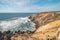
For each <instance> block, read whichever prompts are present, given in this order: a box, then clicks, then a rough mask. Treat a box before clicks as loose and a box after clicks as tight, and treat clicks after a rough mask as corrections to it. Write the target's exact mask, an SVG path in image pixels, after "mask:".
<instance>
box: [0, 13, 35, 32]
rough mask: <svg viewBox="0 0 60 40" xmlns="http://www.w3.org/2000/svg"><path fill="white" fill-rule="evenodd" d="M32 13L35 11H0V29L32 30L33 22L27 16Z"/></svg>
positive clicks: (33, 27) (33, 28)
mask: <svg viewBox="0 0 60 40" xmlns="http://www.w3.org/2000/svg"><path fill="white" fill-rule="evenodd" d="M33 14H35V13H0V31H2V32H4V31H8V30H10V31H13V32H15V31H18V30H20V31H27V30H29V31H34V30H35V29H36V28H35V23H34V22H32V21H31V20H30V19H29V18H28V17H29V16H31V15H33ZM6 19H8V20H6Z"/></svg>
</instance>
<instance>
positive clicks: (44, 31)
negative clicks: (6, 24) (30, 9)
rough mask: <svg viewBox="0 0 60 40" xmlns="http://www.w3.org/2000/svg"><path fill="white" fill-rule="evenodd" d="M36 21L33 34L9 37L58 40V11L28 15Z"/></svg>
mask: <svg viewBox="0 0 60 40" xmlns="http://www.w3.org/2000/svg"><path fill="white" fill-rule="evenodd" d="M29 18H30V19H31V20H32V21H33V22H35V23H36V31H35V32H34V33H33V34H31V35H30V34H27V35H24V34H22V35H24V36H20V35H18V36H17V37H15V36H13V37H11V40H23V39H24V40H59V39H60V36H59V35H60V30H59V28H60V12H42V13H39V14H34V15H32V16H30V17H29Z"/></svg>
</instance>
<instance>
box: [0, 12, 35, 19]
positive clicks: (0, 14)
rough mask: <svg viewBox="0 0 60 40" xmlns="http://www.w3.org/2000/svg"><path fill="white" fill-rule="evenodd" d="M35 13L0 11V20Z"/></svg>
mask: <svg viewBox="0 0 60 40" xmlns="http://www.w3.org/2000/svg"><path fill="white" fill-rule="evenodd" d="M33 14H36V13H0V20H5V19H10V18H14V17H26V16H31V15H33Z"/></svg>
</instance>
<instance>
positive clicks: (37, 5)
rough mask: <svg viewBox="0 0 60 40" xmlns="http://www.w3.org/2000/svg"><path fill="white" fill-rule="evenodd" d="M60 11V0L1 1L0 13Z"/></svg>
mask: <svg viewBox="0 0 60 40" xmlns="http://www.w3.org/2000/svg"><path fill="white" fill-rule="evenodd" d="M45 11H60V0H0V13H10V12H11V13H17V12H18V13H38V12H45Z"/></svg>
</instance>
